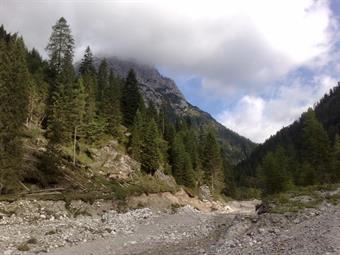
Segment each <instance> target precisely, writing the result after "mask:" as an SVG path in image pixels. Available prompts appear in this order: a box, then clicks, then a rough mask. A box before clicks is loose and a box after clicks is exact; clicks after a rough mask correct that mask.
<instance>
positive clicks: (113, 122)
mask: <svg viewBox="0 0 340 255" xmlns="http://www.w3.org/2000/svg"><path fill="white" fill-rule="evenodd" d="M119 87H120V86H119V79H118V78H117V77H115V76H114V74H113V72H112V71H111V72H110V77H109V84H108V86H107V87H106V88H104V94H103V102H102V114H103V116H104V117H105V118H106V120H107V124H108V126H107V127H108V132H109V133H110V134H112V135H115V136H118V135H119V129H120V123H121V111H120V89H119Z"/></svg>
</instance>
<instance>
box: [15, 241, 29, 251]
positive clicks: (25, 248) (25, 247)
mask: <svg viewBox="0 0 340 255" xmlns="http://www.w3.org/2000/svg"><path fill="white" fill-rule="evenodd" d="M17 249H18V251H29V250H30V247H29V246H28V244H27V242H23V243H21V244H19V245H18V247H17Z"/></svg>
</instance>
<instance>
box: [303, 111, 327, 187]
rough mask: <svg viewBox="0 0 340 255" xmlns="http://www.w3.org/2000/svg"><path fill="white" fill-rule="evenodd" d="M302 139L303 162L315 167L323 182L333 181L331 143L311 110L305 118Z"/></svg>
mask: <svg viewBox="0 0 340 255" xmlns="http://www.w3.org/2000/svg"><path fill="white" fill-rule="evenodd" d="M302 139H303V140H302V146H303V153H302V155H301V158H302V159H303V162H308V163H309V164H310V165H312V166H313V167H314V169H315V171H316V172H317V174H318V175H319V180H320V181H321V182H324V181H326V182H329V181H331V173H330V169H331V167H330V165H329V163H330V162H331V147H330V141H329V138H328V135H327V133H326V131H325V130H324V128H323V126H322V124H321V123H320V122H319V121H318V120H317V118H316V116H315V112H314V111H313V110H312V109H309V110H308V111H307V113H306V114H305V115H304V116H303V135H302Z"/></svg>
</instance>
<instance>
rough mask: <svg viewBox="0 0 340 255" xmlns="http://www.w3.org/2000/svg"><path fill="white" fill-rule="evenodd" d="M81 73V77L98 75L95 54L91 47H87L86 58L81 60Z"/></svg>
mask: <svg viewBox="0 0 340 255" xmlns="http://www.w3.org/2000/svg"><path fill="white" fill-rule="evenodd" d="M79 72H80V74H81V75H84V74H95V73H96V68H95V66H94V63H93V54H92V52H91V49H90V46H87V47H86V50H85V53H84V57H83V59H82V60H81V63H80V66H79Z"/></svg>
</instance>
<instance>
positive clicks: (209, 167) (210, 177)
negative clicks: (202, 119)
mask: <svg viewBox="0 0 340 255" xmlns="http://www.w3.org/2000/svg"><path fill="white" fill-rule="evenodd" d="M202 152H203V153H202V155H201V162H202V163H201V164H202V168H203V171H204V172H205V179H206V181H207V184H208V185H209V186H210V188H211V189H212V191H213V192H215V191H216V192H218V191H219V190H220V189H222V188H223V187H222V186H223V183H224V177H223V170H222V160H221V154H220V148H219V145H218V143H217V140H216V137H215V135H214V134H213V132H212V131H209V132H208V133H207V134H206V136H205V139H204V144H203V149H202Z"/></svg>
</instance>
